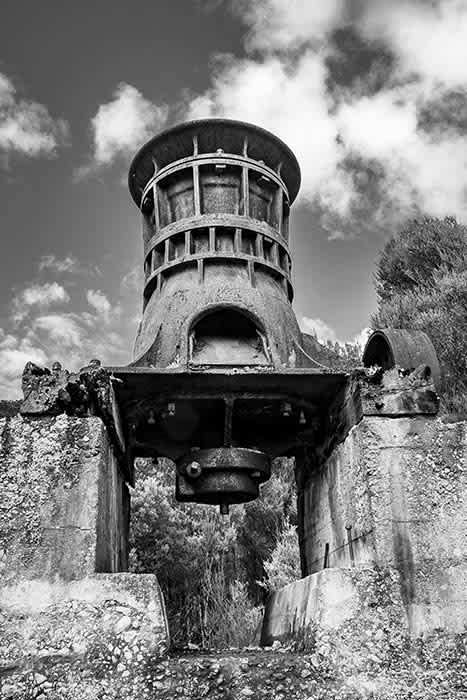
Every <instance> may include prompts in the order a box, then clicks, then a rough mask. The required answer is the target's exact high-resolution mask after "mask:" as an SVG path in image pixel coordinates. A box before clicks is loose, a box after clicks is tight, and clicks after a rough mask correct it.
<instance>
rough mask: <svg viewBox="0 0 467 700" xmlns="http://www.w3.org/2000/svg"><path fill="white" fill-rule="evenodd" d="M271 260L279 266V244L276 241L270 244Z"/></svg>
mask: <svg viewBox="0 0 467 700" xmlns="http://www.w3.org/2000/svg"><path fill="white" fill-rule="evenodd" d="M272 262H273V265H276V266H277V267H280V264H279V245H278V244H277V243H273V244H272Z"/></svg>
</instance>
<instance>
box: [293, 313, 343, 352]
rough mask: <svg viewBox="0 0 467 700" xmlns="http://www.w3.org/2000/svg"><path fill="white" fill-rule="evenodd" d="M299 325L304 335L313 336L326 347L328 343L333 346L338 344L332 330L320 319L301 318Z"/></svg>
mask: <svg viewBox="0 0 467 700" xmlns="http://www.w3.org/2000/svg"><path fill="white" fill-rule="evenodd" d="M300 325H301V328H302V330H303V331H304V332H305V333H309V334H310V335H314V336H315V338H316V339H317V340H318V341H319V342H320V343H323V345H326V344H327V343H328V342H331V343H333V344H334V343H338V342H339V340H338V338H337V333H336V331H335V330H334V328H331V326H330V325H329V324H328V323H326V321H323V319H321V318H309V317H308V316H303V317H302V319H301V324H300Z"/></svg>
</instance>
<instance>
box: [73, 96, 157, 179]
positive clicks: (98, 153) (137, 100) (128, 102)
mask: <svg viewBox="0 0 467 700" xmlns="http://www.w3.org/2000/svg"><path fill="white" fill-rule="evenodd" d="M166 119H167V107H166V106H165V105H156V104H155V103H153V102H151V101H150V100H148V99H146V98H145V97H144V96H143V95H142V94H141V92H140V91H139V90H137V89H136V88H135V87H134V86H133V85H128V84H127V83H120V84H119V85H118V87H117V89H116V90H115V92H114V93H113V99H111V100H110V102H106V103H104V104H101V105H100V106H99V108H98V110H97V112H96V114H95V116H94V117H93V118H92V120H91V129H92V135H93V154H92V163H91V165H88V166H84V167H83V168H80V169H79V171H77V176H78V177H82V176H84V175H86V174H88V173H89V172H90V171H91V170H92V169H93V168H95V167H101V166H108V165H111V164H112V163H113V162H114V161H115V160H116V158H118V157H119V156H121V155H123V156H128V155H129V154H133V153H134V152H135V151H136V149H137V148H138V147H140V146H142V145H143V144H144V143H145V141H147V140H148V138H149V137H150V136H153V135H154V133H156V132H157V131H160V129H161V128H162V126H163V125H164V124H165V121H166Z"/></svg>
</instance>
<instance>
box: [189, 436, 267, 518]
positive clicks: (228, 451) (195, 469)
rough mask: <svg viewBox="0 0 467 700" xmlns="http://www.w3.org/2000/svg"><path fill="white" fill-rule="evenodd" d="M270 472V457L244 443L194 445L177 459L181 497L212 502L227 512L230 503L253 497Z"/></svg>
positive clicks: (255, 496)
mask: <svg viewBox="0 0 467 700" xmlns="http://www.w3.org/2000/svg"><path fill="white" fill-rule="evenodd" d="M270 475H271V467H270V462H269V459H268V457H267V456H266V455H265V454H264V452H260V451H259V450H253V449H248V448H244V447H218V448H213V449H202V450H201V449H200V450H197V449H193V450H190V452H189V453H188V454H187V455H185V456H184V457H183V458H182V459H181V460H180V461H179V462H178V463H177V475H176V497H177V500H178V501H191V502H194V503H210V504H218V505H220V506H221V512H222V513H226V512H228V505H229V504H231V503H245V502H247V501H252V500H254V499H255V498H257V497H258V495H259V484H261V483H262V482H263V481H267V479H269V477H270Z"/></svg>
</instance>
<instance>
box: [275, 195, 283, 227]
mask: <svg viewBox="0 0 467 700" xmlns="http://www.w3.org/2000/svg"><path fill="white" fill-rule="evenodd" d="M283 197H284V194H283V192H282V187H278V188H277V191H276V201H275V206H276V217H277V230H278V231H279V233H280V235H281V236H283V235H284V234H283V233H282V202H283Z"/></svg>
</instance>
